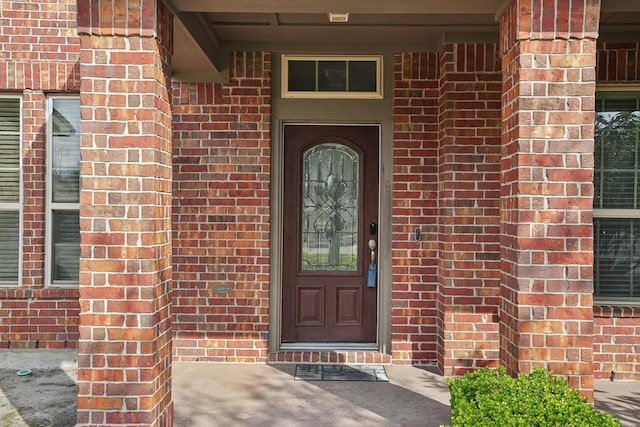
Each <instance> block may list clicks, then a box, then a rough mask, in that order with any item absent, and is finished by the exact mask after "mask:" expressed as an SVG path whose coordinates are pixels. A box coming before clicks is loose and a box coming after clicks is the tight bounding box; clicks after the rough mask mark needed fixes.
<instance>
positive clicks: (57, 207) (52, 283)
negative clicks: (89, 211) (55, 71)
mask: <svg viewBox="0 0 640 427" xmlns="http://www.w3.org/2000/svg"><path fill="white" fill-rule="evenodd" d="M60 99H66V100H79V99H80V95H79V94H75V93H74V94H55V95H51V96H48V97H47V107H46V108H47V129H46V132H47V137H46V165H47V173H46V188H47V191H46V193H47V195H46V224H45V227H46V250H45V266H46V267H45V283H46V285H47V286H49V287H53V288H77V287H78V286H79V280H78V281H69V280H54V279H53V268H54V259H53V244H54V234H53V233H54V230H53V225H54V220H53V213H54V211H78V212H79V211H80V197H79V195H78V202H77V203H69V202H54V201H53V176H52V174H53V104H54V101H55V100H60ZM78 149H79V150H80V146H78Z"/></svg>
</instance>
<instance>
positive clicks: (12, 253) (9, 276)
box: [0, 211, 20, 283]
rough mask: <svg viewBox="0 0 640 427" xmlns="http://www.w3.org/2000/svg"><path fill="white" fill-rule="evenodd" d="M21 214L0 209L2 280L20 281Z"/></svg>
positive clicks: (0, 263)
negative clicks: (19, 244)
mask: <svg viewBox="0 0 640 427" xmlns="http://www.w3.org/2000/svg"><path fill="white" fill-rule="evenodd" d="M19 241H20V215H19V213H18V212H17V211H13V212H12V211H0V242H2V244H0V282H11V283H16V282H17V281H18V256H19V247H18V242H19Z"/></svg>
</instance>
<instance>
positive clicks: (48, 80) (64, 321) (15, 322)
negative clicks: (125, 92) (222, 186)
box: [0, 0, 80, 348]
mask: <svg viewBox="0 0 640 427" xmlns="http://www.w3.org/2000/svg"><path fill="white" fill-rule="evenodd" d="M75 27H76V2H75V0H73V1H71V0H66V1H65V0H61V1H56V2H49V1H4V0H3V1H0V52H2V54H1V55H0V93H4V94H11V95H21V96H22V103H23V104H22V105H23V111H22V126H23V139H22V189H23V199H22V200H23V208H22V227H23V235H22V241H21V244H22V250H23V255H22V271H21V274H22V282H21V283H19V284H18V286H17V287H15V288H0V348H66V347H77V340H78V312H79V306H78V290H77V289H73V288H72V289H69V288H67V289H64V288H46V289H45V285H46V284H45V282H44V277H45V267H46V266H45V212H46V199H45V189H46V184H45V173H46V171H45V140H46V125H45V124H46V100H47V97H46V93H47V92H77V91H78V87H79V64H78V57H79V50H80V43H79V39H78V37H77V32H76V29H75Z"/></svg>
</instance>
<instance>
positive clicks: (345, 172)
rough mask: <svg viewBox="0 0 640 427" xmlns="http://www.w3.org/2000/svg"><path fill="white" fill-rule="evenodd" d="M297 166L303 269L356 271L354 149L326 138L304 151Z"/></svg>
mask: <svg viewBox="0 0 640 427" xmlns="http://www.w3.org/2000/svg"><path fill="white" fill-rule="evenodd" d="M302 164H303V168H302V177H303V178H302V179H303V182H302V236H301V237H302V270H303V271H318V270H325V271H356V270H357V268H358V231H359V230H358V229H359V213H358V208H359V206H360V202H359V198H360V194H359V174H360V158H359V155H358V153H356V152H355V151H354V150H353V149H351V148H350V147H348V146H345V145H342V144H339V143H334V142H326V143H322V144H319V145H316V146H314V147H313V148H311V149H309V150H307V151H306V152H305V153H304V156H303V163H302Z"/></svg>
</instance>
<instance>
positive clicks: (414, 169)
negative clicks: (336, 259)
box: [391, 53, 438, 364]
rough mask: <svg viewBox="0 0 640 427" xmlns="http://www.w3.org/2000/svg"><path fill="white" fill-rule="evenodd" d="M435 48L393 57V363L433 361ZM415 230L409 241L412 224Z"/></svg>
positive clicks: (412, 231)
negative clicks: (417, 236) (418, 230)
mask: <svg viewBox="0 0 640 427" xmlns="http://www.w3.org/2000/svg"><path fill="white" fill-rule="evenodd" d="M437 72H438V69H437V55H436V54H435V53H402V54H397V55H395V56H394V97H393V195H392V197H393V207H392V221H393V224H392V230H393V231H392V261H391V262H392V269H393V270H392V283H393V285H392V286H393V287H392V291H391V298H392V307H391V339H392V355H393V360H394V363H416V364H428V363H430V364H433V363H435V361H436V352H435V351H436V348H435V345H436V334H437V332H436V318H437V313H436V292H437V275H436V274H437V271H436V268H437V264H436V259H437V249H438V248H437V224H438V217H437V214H438V212H437V194H438V182H437V178H438V177H437V172H438V165H437V156H438V141H437V138H438V123H437V114H438V104H437V102H438V80H437ZM416 228H419V229H420V230H421V233H422V237H421V239H420V241H416V238H415V229H416Z"/></svg>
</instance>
